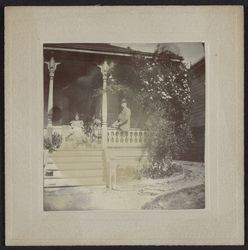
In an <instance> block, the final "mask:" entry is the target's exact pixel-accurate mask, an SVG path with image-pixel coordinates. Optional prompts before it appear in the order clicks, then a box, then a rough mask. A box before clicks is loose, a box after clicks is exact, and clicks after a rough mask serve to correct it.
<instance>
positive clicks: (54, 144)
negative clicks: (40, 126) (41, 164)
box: [43, 132, 63, 152]
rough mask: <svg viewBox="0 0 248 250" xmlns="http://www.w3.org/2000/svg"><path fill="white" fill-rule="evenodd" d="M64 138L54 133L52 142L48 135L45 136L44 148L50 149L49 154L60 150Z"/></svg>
mask: <svg viewBox="0 0 248 250" xmlns="http://www.w3.org/2000/svg"><path fill="white" fill-rule="evenodd" d="M62 140H63V137H62V135H61V134H59V133H57V132H53V133H52V141H50V139H49V137H48V136H47V135H45V136H44V141H43V142H44V148H45V149H48V151H49V152H53V151H55V150H56V149H58V148H60V146H61V144H62Z"/></svg>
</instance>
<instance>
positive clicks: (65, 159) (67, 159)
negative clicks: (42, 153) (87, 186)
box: [48, 156, 102, 164]
mask: <svg viewBox="0 0 248 250" xmlns="http://www.w3.org/2000/svg"><path fill="white" fill-rule="evenodd" d="M90 162H91V163H92V162H93V163H96V162H102V156H59V157H50V159H49V161H48V163H54V164H60V163H72V164H73V163H90Z"/></svg>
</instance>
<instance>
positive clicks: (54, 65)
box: [45, 57, 60, 142]
mask: <svg viewBox="0 0 248 250" xmlns="http://www.w3.org/2000/svg"><path fill="white" fill-rule="evenodd" d="M45 63H46V64H47V67H48V70H49V77H50V81H49V91H48V105H47V116H48V118H47V120H48V123H47V133H48V137H49V139H50V142H51V141H52V116H53V114H52V108H53V79H54V75H55V70H56V68H57V66H58V65H59V64H60V63H58V62H55V60H54V58H53V57H51V59H50V61H49V62H45Z"/></svg>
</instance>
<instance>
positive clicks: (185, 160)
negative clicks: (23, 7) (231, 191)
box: [43, 42, 205, 211]
mask: <svg viewBox="0 0 248 250" xmlns="http://www.w3.org/2000/svg"><path fill="white" fill-rule="evenodd" d="M43 53H44V153H43V155H44V160H43V162H44V164H43V167H44V187H43V189H44V193H43V194H44V210H45V211H58V210H61V211H65V210H68V211H74V210H99V209H108V210H109V209H160V210H162V209H204V208H205V165H204V151H205V150H204V149H205V147H204V145H205V49H204V43H200V42H195V43H193V42H191V43H158V44H156V43H145V44H142V43H140V44H124V43H123V44H121V43H119V44H114V43H70V44H69V43H51V44H48V43H47V44H44V45H43Z"/></svg>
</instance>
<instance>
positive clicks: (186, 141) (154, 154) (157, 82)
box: [107, 49, 193, 177]
mask: <svg viewBox="0 0 248 250" xmlns="http://www.w3.org/2000/svg"><path fill="white" fill-rule="evenodd" d="M108 84H109V87H108V89H107V91H109V92H116V93H119V94H120V95H122V96H124V97H126V98H128V99H132V100H136V102H137V104H138V105H141V106H142V107H143V110H144V114H145V115H146V123H145V124H144V125H145V129H146V131H147V134H146V138H147V140H146V148H147V151H148V155H149V161H150V164H149V166H150V170H147V173H151V174H152V176H153V177H155V176H156V177H158V176H164V175H169V172H170V171H169V172H168V169H169V168H170V167H171V166H173V164H172V159H173V158H176V157H178V156H179V155H180V154H181V153H183V152H184V151H185V150H186V149H187V148H188V147H189V146H190V144H191V143H192V133H191V129H190V126H189V122H190V110H191V105H192V103H193V100H192V97H191V90H190V73H189V70H188V69H187V67H186V65H185V64H184V63H183V61H182V60H180V58H179V57H178V56H176V55H175V54H173V53H172V52H169V51H166V50H165V51H164V50H161V49H160V50H159V51H156V52H155V53H154V55H153V56H152V57H147V56H142V55H135V56H133V58H132V60H131V63H129V64H116V65H115V67H113V68H112V71H111V73H110V77H109V81H108ZM174 167H175V165H174Z"/></svg>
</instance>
